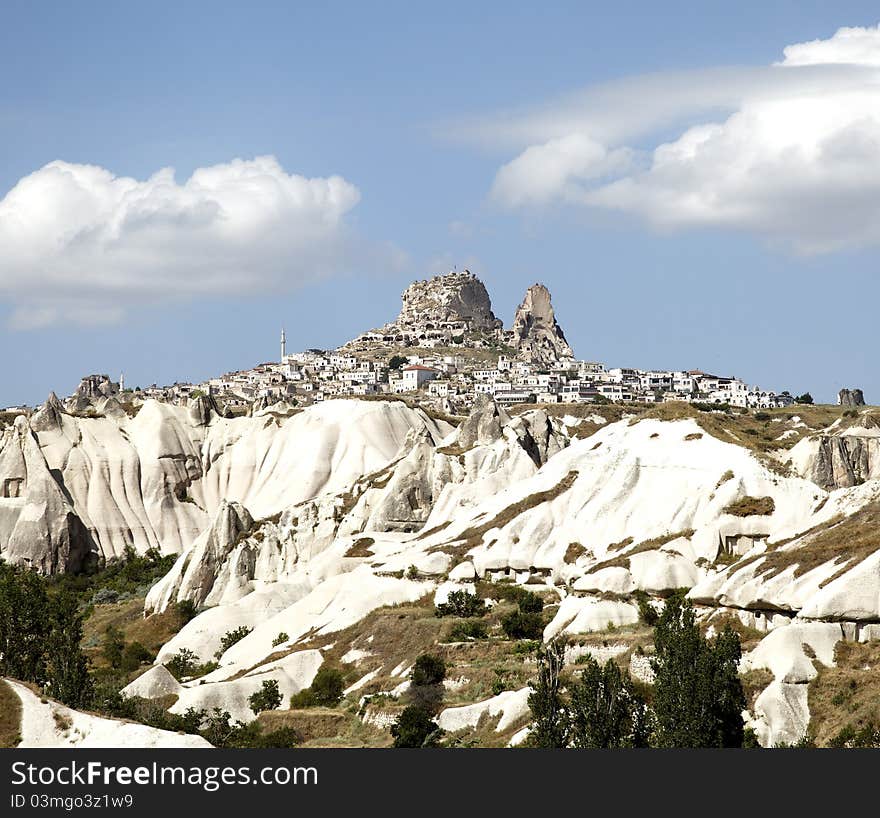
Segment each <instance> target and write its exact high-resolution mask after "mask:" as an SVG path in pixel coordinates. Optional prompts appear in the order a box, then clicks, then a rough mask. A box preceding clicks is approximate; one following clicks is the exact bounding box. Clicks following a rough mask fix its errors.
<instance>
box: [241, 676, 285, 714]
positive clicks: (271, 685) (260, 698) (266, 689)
mask: <svg viewBox="0 0 880 818" xmlns="http://www.w3.org/2000/svg"><path fill="white" fill-rule="evenodd" d="M248 705H249V706H250V708H251V710H253V711H254V713H255V714H256V715H259V714H260V713H262V712H263V711H264V710H277V709H278V708H279V707H280V706H281V691H280V690H279V689H278V680H277V679H264V680H263V684H262V686H261V687H260V689H259V690H258V691H256V692H255V693H252V694H251V695H250V696H248Z"/></svg>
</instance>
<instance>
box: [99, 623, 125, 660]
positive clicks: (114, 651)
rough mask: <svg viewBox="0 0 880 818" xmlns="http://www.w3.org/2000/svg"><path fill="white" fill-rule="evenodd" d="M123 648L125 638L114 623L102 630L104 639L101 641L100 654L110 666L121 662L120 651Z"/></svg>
mask: <svg viewBox="0 0 880 818" xmlns="http://www.w3.org/2000/svg"><path fill="white" fill-rule="evenodd" d="M124 649H125V640H124V639H123V638H122V631H121V630H119V628H117V627H115V626H114V625H110V626H108V628H107V630H105V631H104V639H103V641H102V642H101V655H102V656H103V657H104V661H106V662H107V664H108V665H110V667H119V666H120V665H121V664H122V651H123V650H124Z"/></svg>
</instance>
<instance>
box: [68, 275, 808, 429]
mask: <svg viewBox="0 0 880 818" xmlns="http://www.w3.org/2000/svg"><path fill="white" fill-rule="evenodd" d="M199 395H205V396H210V397H212V398H213V399H214V400H215V401H216V403H217V404H218V406H220V407H221V408H222V409H223V410H224V411H226V412H229V413H238V412H242V411H245V410H246V408H247V407H250V406H252V405H254V404H258V406H259V407H266V406H269V405H272V404H274V403H278V402H284V403H287V404H290V405H293V406H297V407H305V406H309V405H312V404H315V403H320V402H321V401H324V400H328V399H331V398H335V397H343V396H355V397H370V396H382V395H400V396H405V397H407V398H409V399H411V400H412V402H413V403H416V404H418V405H421V406H424V407H426V408H433V409H434V410H436V411H439V412H444V413H446V414H450V415H463V414H467V412H468V411H470V409H471V408H472V407H473V405H474V403H475V401H476V399H477V396H478V395H488V396H491V397H492V398H493V399H494V400H495V402H496V403H498V404H499V405H512V404H553V403H604V402H608V401H610V402H615V403H632V402H638V403H662V402H667V401H687V402H691V403H698V404H714V405H728V406H736V407H748V408H757V409H768V408H780V407H785V406H789V405H791V404H792V403H794V402H795V397H794V396H792V395H790V394H789V393H788V392H785V391H783V392H775V391H772V390H768V389H764V388H762V387H759V386H755V385H749V384H747V383H746V382H745V381H743V380H741V379H740V378H737V377H733V376H724V375H718V374H711V373H708V372H703V371H701V370H697V369H692V370H676V369H665V370H657V369H639V368H627V367H618V366H614V367H609V366H606V365H605V364H603V363H599V362H596V361H589V360H581V359H578V358H576V357H575V354H574V352H573V350H572V348H571V346H570V345H569V344H568V341H567V340H566V338H565V334H564V332H563V330H562V328H561V327H560V326H559V324H558V322H557V320H556V317H555V313H554V310H553V305H552V302H551V296H550V292H549V290H548V289H547V288H546V287H545V286H544V285H543V284H534V285H532V286H531V287H529V289H528V291H527V292H526V294H525V297H524V298H523V301H522V303H521V304H520V306H519V307H518V309H517V310H516V313H515V315H514V318H513V323H512V325H511V328H510V329H505V328H504V326H503V322H502V321H501V320H500V319H498V318H497V317H496V316H495V314H494V313H493V312H492V304H491V300H490V297H489V294H488V292H487V290H486V287H485V285H484V284H483V282H482V281H480V279H479V278H478V277H477V276H475V275H474V274H472V273H471V272H469V271H467V270H465V271H461V272H457V271H456V272H450V273H446V274H443V275H437V276H434V277H433V278H431V279H428V280H425V281H417V282H415V283H413V284H411V285H410V286H409V287H408V288H407V289H406V290H405V291H404V293H403V295H402V308H401V311H400V314H399V315H398V316H397V318H396V319H395V320H394V321H392V322H390V323H387V324H385V325H384V326H382V327H379V328H377V329H372V330H369V331H367V332H364V333H363V334H361V335H359V336H358V337H356V338H354V339H352V340H350V341H349V342H347V343H346V344H343V345H342V346H341V347H339V348H337V349H334V350H321V349H308V350H305V351H300V352H288V351H287V349H286V337H285V332H284V330H283V329H282V330H281V348H280V357H279V360H278V361H273V362H267V363H261V364H259V365H258V366H255V367H253V368H252V369H248V370H242V371H236V372H228V373H225V374H223V375H219V376H217V377H214V378H210V379H208V380H205V381H203V382H201V383H188V382H180V383H174V384H171V385H166V386H157V385H156V384H153V385H151V386H149V387H147V388H144V389H140V388H138V389H135V390H131V389H125V384H124V380H123V378H120V383H116V382H113V381H111V380H110V378H109V376H107V375H90V376H87V377H86V378H84V379H83V381H82V383H81V384H80V386H79V387H78V389H77V390H76V392H75V393H74V395H73V396H72V397H71V398H70V399H69V400H68V405H69V408H72V409H74V410H77V409H79V410H86V409H88V408H89V406H90V405H91V404H92V402H93V401H94V400H95V399H101V398H109V397H114V398H115V399H119V400H121V401H123V400H145V399H149V398H153V399H158V400H162V401H167V402H171V403H185V402H186V401H188V400H189V399H190V398H192V397H198V396H199Z"/></svg>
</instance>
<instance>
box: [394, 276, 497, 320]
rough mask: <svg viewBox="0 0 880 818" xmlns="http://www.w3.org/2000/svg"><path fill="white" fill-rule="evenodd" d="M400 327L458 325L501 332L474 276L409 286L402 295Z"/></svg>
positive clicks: (430, 280) (434, 280) (436, 278)
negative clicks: (450, 323) (429, 324)
mask: <svg viewBox="0 0 880 818" xmlns="http://www.w3.org/2000/svg"><path fill="white" fill-rule="evenodd" d="M402 299H403V307H402V309H401V310H400V315H399V316H398V317H397V323H398V324H400V325H404V326H405V325H418V324H426V323H435V324H443V323H447V322H452V323H456V322H461V323H463V324H464V325H465V326H466V328H467V329H468V330H485V331H491V330H496V329H500V328H501V322H500V321H499V320H498V319H497V318H496V317H495V315H494V314H493V313H492V302H491V300H490V299H489V293H488V292H487V291H486V286H485V285H484V284H483V282H482V281H480V279H479V278H477V277H476V276H475V275H474V274H473V273H471V272H469V271H468V270H465V271H463V272H461V273H457V272H454V273H446V274H445V275H438V276H434V277H433V278H430V279H428V280H427V281H416V282H414V283H412V284H410V286H409V287H407V288H406V290H405V291H404V293H403V296H402Z"/></svg>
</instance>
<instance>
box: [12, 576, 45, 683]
mask: <svg viewBox="0 0 880 818" xmlns="http://www.w3.org/2000/svg"><path fill="white" fill-rule="evenodd" d="M47 608H48V598H47V596H46V590H45V588H44V587H43V581H42V580H41V579H40V577H39V575H38V574H36V573H35V572H33V571H30V570H27V569H25V568H22V567H20V566H12V565H8V564H6V563H2V562H0V671H2V673H3V674H4V675H6V676H12V677H14V678H16V679H22V680H23V681H29V682H36V683H37V684H42V683H43V682H44V681H45V679H46V660H45V650H46V638H47V637H48V635H49V625H50V623H49V619H48V618H47V616H46V611H47Z"/></svg>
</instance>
